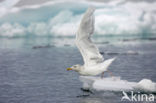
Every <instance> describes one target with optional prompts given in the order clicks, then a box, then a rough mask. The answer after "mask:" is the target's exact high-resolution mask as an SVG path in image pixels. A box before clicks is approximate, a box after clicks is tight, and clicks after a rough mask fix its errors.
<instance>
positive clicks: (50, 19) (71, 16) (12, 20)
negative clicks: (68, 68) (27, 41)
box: [0, 0, 156, 37]
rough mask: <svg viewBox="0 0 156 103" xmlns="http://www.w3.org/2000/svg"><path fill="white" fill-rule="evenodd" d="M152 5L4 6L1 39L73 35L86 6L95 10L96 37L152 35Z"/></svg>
mask: <svg viewBox="0 0 156 103" xmlns="http://www.w3.org/2000/svg"><path fill="white" fill-rule="evenodd" d="M8 1H9V0H8ZM14 1H15V0H14ZM17 1H18V0H16V2H17ZM14 3H15V2H14ZM14 3H12V5H14ZM0 5H2V4H0ZM155 5H156V2H152V3H149V2H138V3H135V2H123V0H118V1H116V0H114V1H112V2H109V3H98V2H88V1H83V0H81V1H80V2H74V1H66V0H65V1H60V0H59V1H52V2H50V3H45V4H42V5H33V6H26V7H21V8H17V7H12V6H11V5H10V6H8V7H10V8H9V9H7V7H3V9H7V11H5V10H2V9H0V36H2V37H25V36H26V37H27V36H74V35H75V32H76V30H77V27H78V24H79V22H80V20H81V17H82V14H83V13H84V12H85V10H86V9H87V8H88V7H89V6H95V7H96V12H95V19H96V21H95V30H96V31H95V33H96V34H98V35H108V34H112V35H118V34H119V35H126V34H129V35H132V34H133V35H141V36H144V35H146V36H148V35H155V33H156V13H155V11H156V8H155ZM0 8H2V7H0ZM8 10H9V11H8Z"/></svg>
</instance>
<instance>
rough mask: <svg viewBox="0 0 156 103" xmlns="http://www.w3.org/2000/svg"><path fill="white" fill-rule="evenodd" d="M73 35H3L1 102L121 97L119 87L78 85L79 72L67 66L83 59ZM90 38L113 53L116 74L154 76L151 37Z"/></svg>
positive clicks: (90, 101)
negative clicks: (87, 88) (101, 89)
mask: <svg viewBox="0 0 156 103" xmlns="http://www.w3.org/2000/svg"><path fill="white" fill-rule="evenodd" d="M73 41H74V40H73V39H72V38H57V39H52V38H37V39H23V38H18V39H17V38H12V39H8V38H7V39H6V38H1V39H0V103H120V102H121V97H122V93H120V92H118V93H116V92H108V91H105V92H95V93H89V92H85V91H82V90H81V87H82V83H81V82H80V81H79V75H78V74H77V73H76V72H72V71H71V72H67V71H66V68H67V67H70V66H72V65H74V64H83V60H82V57H81V55H80V53H79V51H78V49H77V48H76V47H75V45H74V42H73ZM94 41H95V42H96V44H97V45H98V46H99V48H100V52H101V53H102V54H103V56H104V58H105V59H107V58H111V57H117V59H116V60H115V61H114V62H113V63H112V65H111V66H110V67H109V70H110V71H111V72H112V73H113V74H114V75H115V76H120V77H121V78H122V79H123V80H128V81H133V82H139V81H140V80H142V79H143V78H147V79H151V80H152V81H153V82H156V72H155V71H156V41H155V40H138V39H128V40H126V39H125V40H124V39H122V40H119V39H116V40H114V39H113V38H111V39H108V40H106V39H104V38H96V39H95V40H94ZM105 76H108V75H107V74H106V75H105ZM122 103H126V102H122ZM145 103H148V102H145Z"/></svg>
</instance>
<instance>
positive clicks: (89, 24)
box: [76, 8, 104, 66]
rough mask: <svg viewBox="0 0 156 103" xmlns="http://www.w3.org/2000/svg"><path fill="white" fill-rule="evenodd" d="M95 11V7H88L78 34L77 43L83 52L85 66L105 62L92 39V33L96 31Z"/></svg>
mask: <svg viewBox="0 0 156 103" xmlns="http://www.w3.org/2000/svg"><path fill="white" fill-rule="evenodd" d="M94 11H95V9H94V8H88V10H87V11H86V13H85V14H84V16H83V18H82V20H81V23H80V26H79V28H78V31H77V34H76V45H77V47H78V49H79V50H80V52H81V54H82V57H83V60H84V64H85V66H90V65H94V64H97V63H100V62H103V59H104V58H103V56H102V55H101V54H100V53H99V50H98V48H97V47H96V46H95V45H94V44H93V42H92V41H91V35H92V34H93V33H94V20H95V19H94V15H93V13H94Z"/></svg>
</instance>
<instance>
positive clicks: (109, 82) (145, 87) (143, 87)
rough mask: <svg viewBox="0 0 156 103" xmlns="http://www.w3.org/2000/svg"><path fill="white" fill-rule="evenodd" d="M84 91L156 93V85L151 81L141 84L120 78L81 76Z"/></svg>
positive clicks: (144, 80) (143, 80)
mask: <svg viewBox="0 0 156 103" xmlns="http://www.w3.org/2000/svg"><path fill="white" fill-rule="evenodd" d="M80 81H82V82H83V88H84V89H94V90H97V91H143V92H154V93H156V83H154V82H152V81H151V80H149V79H142V80H141V81H140V82H129V81H126V80H121V79H120V77H107V78H103V79H101V78H99V77H87V76H80Z"/></svg>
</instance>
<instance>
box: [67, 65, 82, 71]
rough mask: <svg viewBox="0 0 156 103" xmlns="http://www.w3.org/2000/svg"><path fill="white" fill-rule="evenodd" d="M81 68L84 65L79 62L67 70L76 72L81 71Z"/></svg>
mask: <svg viewBox="0 0 156 103" xmlns="http://www.w3.org/2000/svg"><path fill="white" fill-rule="evenodd" d="M81 68H82V66H81V65H79V64H77V65H74V66H72V67H70V68H67V71H70V70H74V71H76V72H79V71H80V70H81Z"/></svg>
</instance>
